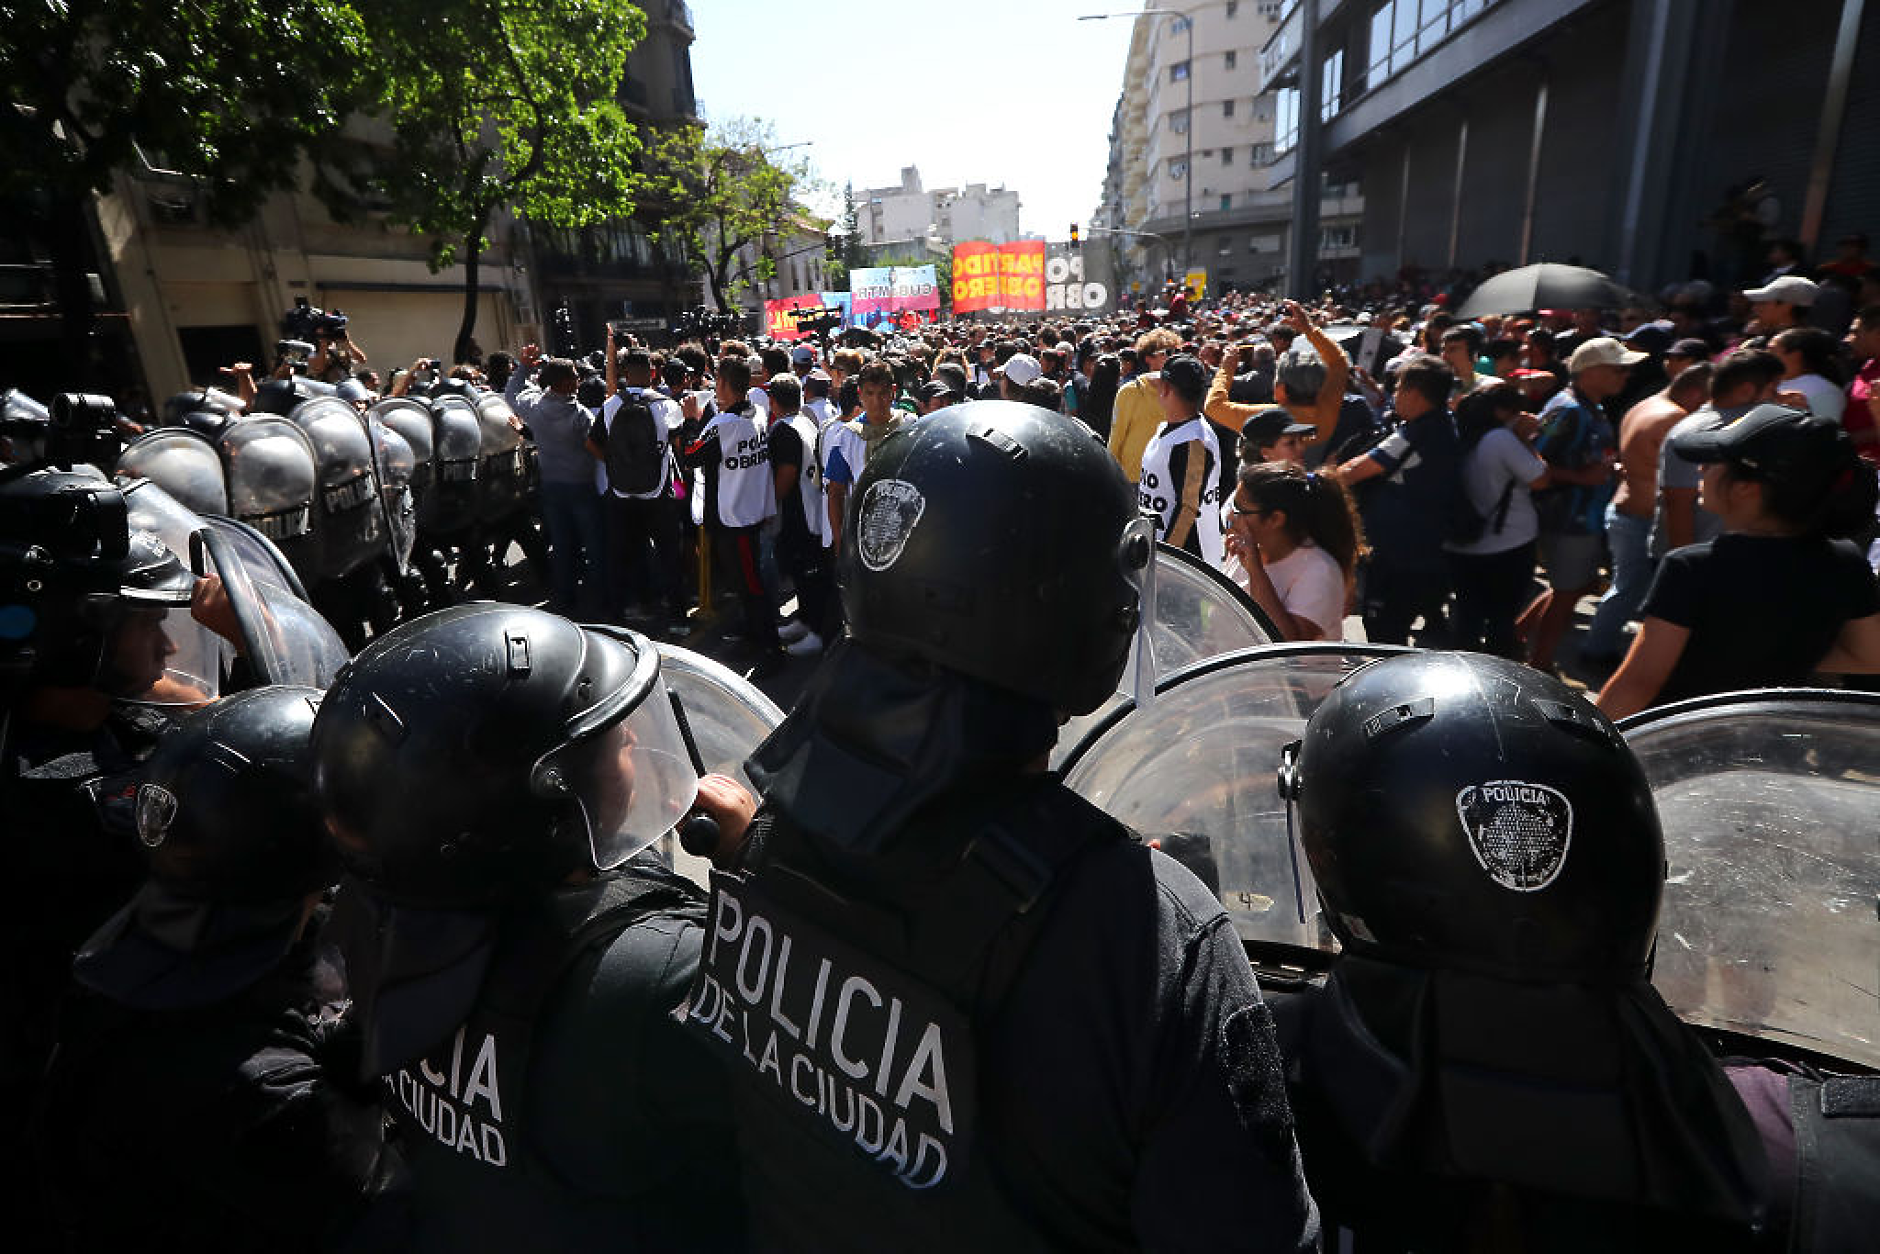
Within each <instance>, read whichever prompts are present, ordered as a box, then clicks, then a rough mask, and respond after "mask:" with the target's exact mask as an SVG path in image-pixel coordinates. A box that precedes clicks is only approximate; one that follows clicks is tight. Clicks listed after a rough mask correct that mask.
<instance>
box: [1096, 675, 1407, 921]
mask: <svg viewBox="0 0 1880 1254" xmlns="http://www.w3.org/2000/svg"><path fill="white" fill-rule="evenodd" d="M1406 651H1407V650H1405V649H1403V648H1400V647H1397V646H1392V645H1371V644H1341V643H1314V644H1273V645H1265V646H1262V647H1259V648H1253V649H1243V650H1240V651H1239V652H1235V653H1230V654H1227V655H1226V656H1224V657H1216V658H1210V659H1206V660H1204V661H1201V662H1198V663H1195V664H1194V665H1193V666H1191V667H1189V668H1188V669H1186V670H1182V671H1178V672H1176V673H1175V674H1173V675H1171V676H1169V677H1168V678H1166V679H1165V680H1163V681H1162V682H1161V683H1159V684H1158V685H1157V691H1156V699H1155V702H1154V704H1152V705H1150V706H1149V707H1147V708H1146V709H1135V708H1133V707H1131V706H1124V707H1122V708H1118V709H1115V710H1112V711H1111V712H1110V714H1109V715H1108V716H1107V717H1106V718H1105V719H1104V720H1103V721H1102V722H1101V723H1100V724H1099V725H1098V726H1097V727H1096V728H1095V729H1094V730H1093V731H1092V732H1091V733H1090V735H1089V736H1088V737H1087V738H1086V740H1085V742H1084V743H1083V744H1082V745H1081V746H1080V747H1079V749H1078V751H1077V752H1076V753H1075V754H1074V755H1073V756H1072V758H1071V760H1070V762H1069V763H1068V765H1067V766H1066V767H1065V771H1064V782H1065V783H1066V784H1067V785H1068V786H1069V787H1070V788H1071V789H1072V790H1073V791H1075V792H1077V793H1078V794H1079V795H1081V796H1083V797H1084V798H1086V799H1087V800H1089V801H1090V802H1092V803H1093V804H1095V805H1097V806H1100V807H1101V808H1103V809H1104V810H1106V811H1107V812H1109V813H1110V814H1112V815H1114V816H1115V817H1116V818H1118V819H1120V820H1121V821H1122V822H1124V823H1127V824H1128V825H1129V826H1131V827H1133V828H1134V829H1136V830H1137V831H1138V832H1141V833H1142V834H1143V835H1144V837H1146V838H1148V839H1150V840H1154V841H1158V842H1160V845H1161V847H1162V848H1163V849H1164V851H1165V852H1167V853H1169V854H1170V855H1171V856H1173V857H1176V858H1178V859H1179V860H1180V861H1182V862H1184V863H1186V864H1187V865H1188V866H1189V868H1190V869H1191V870H1194V871H1195V873H1196V874H1197V875H1198V876H1199V877H1200V878H1201V879H1202V881H1203V882H1205V883H1207V884H1209V886H1210V887H1212V888H1214V889H1215V890H1216V891H1217V892H1218V893H1219V895H1220V898H1221V902H1222V904H1223V905H1225V906H1226V907H1227V911H1228V913H1229V914H1230V915H1231V916H1232V917H1233V920H1234V925H1235V927H1236V928H1237V929H1238V930H1239V932H1240V936H1241V939H1242V940H1243V941H1245V942H1247V943H1248V944H1249V946H1251V947H1253V948H1254V950H1255V952H1256V954H1258V953H1260V952H1264V953H1265V954H1266V956H1268V957H1273V956H1276V955H1283V954H1285V953H1286V952H1288V951H1295V950H1302V949H1303V950H1320V951H1331V950H1335V949H1336V948H1337V941H1336V939H1335V938H1334V937H1333V936H1332V933H1331V930H1330V929H1329V928H1327V927H1326V926H1325V925H1324V924H1323V922H1322V921H1321V918H1320V913H1319V904H1318V890H1317V888H1316V887H1315V886H1314V885H1313V882H1312V872H1311V868H1309V867H1308V866H1307V865H1306V860H1305V857H1304V855H1303V854H1301V853H1300V852H1299V850H1298V848H1297V846H1296V844H1295V843H1294V840H1293V838H1292V836H1291V834H1290V833H1289V831H1288V827H1287V821H1286V805H1285V803H1284V802H1283V801H1282V800H1281V799H1280V796H1279V791H1278V788H1277V786H1276V780H1277V777H1278V772H1279V763H1280V750H1281V749H1282V748H1283V747H1284V746H1285V745H1287V744H1289V743H1290V742H1292V741H1294V740H1297V739H1299V737H1300V735H1301V734H1302V733H1303V732H1304V730H1305V725H1306V720H1307V719H1308V718H1310V717H1311V716H1312V712H1313V711H1314V710H1316V709H1317V708H1318V707H1319V704H1320V703H1321V702H1322V701H1324V700H1325V697H1326V695H1327V694H1328V693H1330V692H1331V690H1332V687H1333V685H1335V684H1336V683H1337V682H1338V681H1339V680H1340V679H1342V678H1343V677H1344V676H1345V675H1346V674H1347V673H1348V672H1350V671H1352V670H1354V669H1356V668H1357V667H1359V666H1362V665H1364V664H1365V663H1366V662H1369V661H1372V660H1374V659H1377V658H1381V657H1389V656H1391V655H1393V654H1396V653H1403V652H1406ZM1302 920H1303V921H1302Z"/></svg>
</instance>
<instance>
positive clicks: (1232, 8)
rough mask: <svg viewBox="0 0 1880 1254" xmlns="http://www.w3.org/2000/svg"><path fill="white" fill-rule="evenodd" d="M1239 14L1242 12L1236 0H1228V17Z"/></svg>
mask: <svg viewBox="0 0 1880 1254" xmlns="http://www.w3.org/2000/svg"><path fill="white" fill-rule="evenodd" d="M1238 12H1240V5H1239V4H1238V3H1236V0H1227V16H1229V17H1232V16H1234V14H1236V13H1238Z"/></svg>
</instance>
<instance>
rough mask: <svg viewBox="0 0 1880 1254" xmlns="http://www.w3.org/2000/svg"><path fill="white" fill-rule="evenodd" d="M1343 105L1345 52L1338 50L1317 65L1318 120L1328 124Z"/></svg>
mask: <svg viewBox="0 0 1880 1254" xmlns="http://www.w3.org/2000/svg"><path fill="white" fill-rule="evenodd" d="M1344 103H1345V50H1344V49H1343V48H1340V49H1339V50H1338V51H1336V52H1334V53H1332V55H1331V56H1329V57H1326V58H1325V60H1323V61H1321V62H1320V63H1319V118H1320V119H1321V120H1322V121H1326V122H1329V121H1331V120H1332V119H1333V118H1334V117H1336V116H1337V115H1338V111H1339V109H1341V108H1343V107H1344Z"/></svg>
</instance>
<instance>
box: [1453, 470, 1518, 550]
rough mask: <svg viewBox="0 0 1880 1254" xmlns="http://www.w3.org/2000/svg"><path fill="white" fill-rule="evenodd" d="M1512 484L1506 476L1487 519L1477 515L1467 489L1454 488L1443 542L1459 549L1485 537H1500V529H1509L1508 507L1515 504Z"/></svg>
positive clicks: (1465, 487) (1461, 485) (1511, 478)
mask: <svg viewBox="0 0 1880 1254" xmlns="http://www.w3.org/2000/svg"><path fill="white" fill-rule="evenodd" d="M1514 482H1515V481H1514V477H1513V476H1512V475H1511V476H1509V478H1508V482H1507V483H1505V484H1503V485H1502V489H1501V495H1500V496H1499V497H1497V498H1496V500H1495V508H1494V509H1492V510H1490V511H1489V513H1488V516H1487V517H1484V516H1483V515H1482V514H1481V513H1479V512H1477V510H1476V508H1475V501H1474V500H1473V499H1472V498H1471V497H1470V496H1469V489H1468V485H1467V484H1457V485H1456V486H1457V489H1458V490H1457V492H1456V496H1455V501H1454V503H1453V504H1452V505H1451V506H1450V509H1449V531H1448V535H1446V536H1445V537H1444V539H1445V540H1446V541H1447V542H1448V543H1449V544H1452V545H1455V546H1456V547H1458V548H1460V547H1462V546H1464V545H1470V544H1474V543H1475V542H1476V541H1477V540H1480V539H1481V538H1482V537H1483V536H1485V535H1495V536H1498V535H1500V534H1501V529H1502V528H1503V527H1506V526H1507V525H1508V505H1509V503H1510V502H1511V501H1513V500H1514Z"/></svg>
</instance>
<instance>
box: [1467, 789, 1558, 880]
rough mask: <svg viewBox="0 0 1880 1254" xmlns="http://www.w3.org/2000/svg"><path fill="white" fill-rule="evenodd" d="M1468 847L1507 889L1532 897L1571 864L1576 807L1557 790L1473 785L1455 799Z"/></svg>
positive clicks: (1483, 867)
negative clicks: (1568, 851) (1529, 894)
mask: <svg viewBox="0 0 1880 1254" xmlns="http://www.w3.org/2000/svg"><path fill="white" fill-rule="evenodd" d="M1456 815H1457V817H1459V818H1460V819H1461V820H1462V830H1463V831H1465V832H1467V833H1468V836H1469V848H1470V850H1472V851H1473V852H1474V854H1475V860H1476V861H1477V862H1479V863H1481V864H1482V869H1483V870H1484V871H1487V872H1488V874H1489V876H1490V878H1492V879H1493V880H1494V881H1495V882H1496V883H1497V884H1500V885H1501V886H1502V887H1503V888H1511V889H1513V890H1514V891H1515V892H1517V893H1531V892H1534V891H1536V890H1538V889H1542V888H1545V887H1547V886H1548V885H1549V884H1551V883H1553V882H1554V877H1555V876H1557V875H1559V874H1560V868H1561V867H1562V866H1564V865H1566V861H1567V848H1568V846H1570V845H1571V844H1572V843H1573V803H1572V802H1570V801H1568V800H1567V798H1566V796H1565V795H1564V794H1563V793H1561V792H1560V791H1559V790H1558V789H1554V788H1549V787H1548V786H1547V785H1545V784H1529V783H1526V782H1524V781H1522V780H1518V779H1496V780H1490V781H1488V782H1487V783H1483V784H1470V785H1469V786H1468V787H1467V788H1464V789H1463V790H1462V791H1461V792H1459V793H1457V794H1456Z"/></svg>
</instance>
